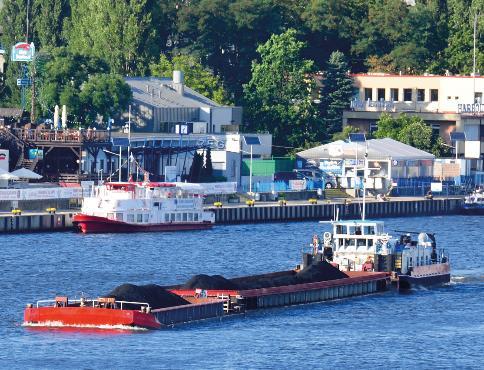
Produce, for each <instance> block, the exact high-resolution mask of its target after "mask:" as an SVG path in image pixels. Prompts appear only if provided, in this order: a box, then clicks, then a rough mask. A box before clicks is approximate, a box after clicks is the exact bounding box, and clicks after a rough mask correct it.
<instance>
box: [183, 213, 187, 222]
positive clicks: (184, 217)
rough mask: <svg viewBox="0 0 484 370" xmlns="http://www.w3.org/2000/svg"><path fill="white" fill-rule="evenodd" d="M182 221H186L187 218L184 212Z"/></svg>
mask: <svg viewBox="0 0 484 370" xmlns="http://www.w3.org/2000/svg"><path fill="white" fill-rule="evenodd" d="M183 221H188V216H187V214H186V212H184V213H183Z"/></svg>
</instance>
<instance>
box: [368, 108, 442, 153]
mask: <svg viewBox="0 0 484 370" xmlns="http://www.w3.org/2000/svg"><path fill="white" fill-rule="evenodd" d="M377 124H378V130H377V131H376V132H375V137H376V138H378V139H383V138H386V137H389V138H391V139H394V140H397V141H400V142H402V143H404V144H407V145H411V146H413V147H415V148H418V149H421V150H424V151H426V152H431V153H432V154H434V155H435V156H437V157H442V156H446V155H448V154H449V150H448V148H447V147H446V146H445V144H444V142H443V140H442V138H440V137H439V136H438V135H434V134H433V133H432V128H431V127H430V126H428V125H427V124H426V123H425V122H424V121H423V120H422V118H420V117H417V116H408V115H406V114H400V115H399V116H398V117H396V118H393V117H392V116H391V115H390V114H388V113H383V114H382V115H381V116H380V119H379V120H378V122H377Z"/></svg>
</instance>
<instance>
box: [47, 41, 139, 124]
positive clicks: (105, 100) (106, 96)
mask: <svg viewBox="0 0 484 370" xmlns="http://www.w3.org/2000/svg"><path fill="white" fill-rule="evenodd" d="M43 70H44V72H43V74H42V75H41V76H39V80H40V83H39V86H40V87H39V90H38V91H39V99H38V100H39V103H40V105H41V107H42V110H43V112H44V114H46V115H51V114H52V111H53V109H54V106H55V105H66V106H67V109H68V112H69V114H70V120H71V121H76V122H83V123H84V122H87V123H91V122H92V121H94V120H95V119H96V117H97V115H101V116H103V117H104V118H106V117H107V116H111V117H112V116H113V115H115V113H120V112H122V111H123V109H124V108H126V107H127V105H128V102H129V100H130V99H131V89H130V88H129V86H128V85H127V84H126V83H125V82H124V80H123V78H122V77H121V76H119V75H116V74H110V73H109V68H108V66H107V65H106V63H105V62H104V61H102V60H100V59H98V58H94V57H87V56H83V55H79V54H73V53H71V52H69V51H68V50H67V49H66V48H58V49H55V50H53V52H52V54H51V58H50V60H49V61H48V62H46V63H45V67H44V68H43Z"/></svg>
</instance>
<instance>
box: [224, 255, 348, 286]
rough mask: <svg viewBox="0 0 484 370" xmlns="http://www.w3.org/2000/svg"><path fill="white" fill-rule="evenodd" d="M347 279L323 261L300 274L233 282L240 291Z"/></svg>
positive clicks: (241, 279) (293, 273)
mask: <svg viewBox="0 0 484 370" xmlns="http://www.w3.org/2000/svg"><path fill="white" fill-rule="evenodd" d="M346 277H348V275H346V274H345V273H344V272H341V271H340V270H338V269H337V268H336V267H334V266H332V265H331V264H329V263H327V262H325V261H323V262H318V263H315V264H312V265H309V266H308V267H306V268H305V269H303V270H301V271H299V272H298V273H296V272H294V271H286V272H285V273H277V274H270V275H266V276H264V275H260V276H257V277H251V276H249V277H247V278H236V279H233V280H232V281H233V282H234V283H236V284H237V286H238V287H239V289H240V290H246V289H261V288H270V287H278V286H285V285H295V284H304V283H314V282H318V281H328V280H336V279H343V278H346Z"/></svg>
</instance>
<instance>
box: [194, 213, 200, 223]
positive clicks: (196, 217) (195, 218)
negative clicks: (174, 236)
mask: <svg viewBox="0 0 484 370" xmlns="http://www.w3.org/2000/svg"><path fill="white" fill-rule="evenodd" d="M198 215H199V214H198V213H195V214H194V215H193V221H198Z"/></svg>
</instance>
